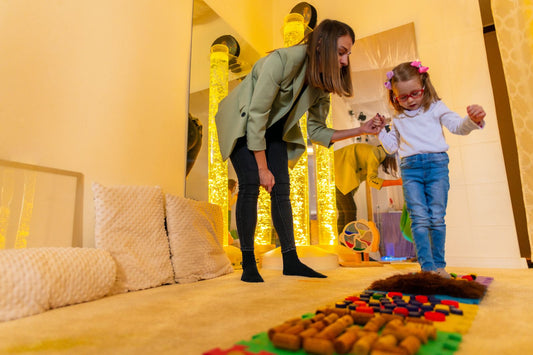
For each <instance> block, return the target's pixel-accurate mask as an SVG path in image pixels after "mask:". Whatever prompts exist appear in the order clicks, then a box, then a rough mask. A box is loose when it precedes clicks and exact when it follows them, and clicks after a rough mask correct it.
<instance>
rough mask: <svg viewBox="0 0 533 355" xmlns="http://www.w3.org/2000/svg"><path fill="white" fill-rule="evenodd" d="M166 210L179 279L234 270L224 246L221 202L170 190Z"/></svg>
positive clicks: (215, 275)
mask: <svg viewBox="0 0 533 355" xmlns="http://www.w3.org/2000/svg"><path fill="white" fill-rule="evenodd" d="M166 210H167V228H168V237H169V241H170V250H171V253H172V266H173V268H174V275H175V281H176V282H178V283H187V282H194V281H199V280H206V279H212V278H215V277H218V276H222V275H225V274H229V273H231V272H233V268H232V266H231V262H230V261H229V259H228V257H227V256H226V253H225V252H224V249H223V248H222V239H223V234H222V233H223V222H222V211H221V209H220V207H219V206H218V205H214V204H211V203H208V202H205V201H195V200H191V199H187V198H184V197H178V196H173V195H170V194H167V195H166Z"/></svg>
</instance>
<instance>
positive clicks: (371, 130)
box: [361, 116, 381, 134]
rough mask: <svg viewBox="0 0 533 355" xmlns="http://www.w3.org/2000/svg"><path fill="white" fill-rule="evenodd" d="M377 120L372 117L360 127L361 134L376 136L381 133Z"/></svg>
mask: <svg viewBox="0 0 533 355" xmlns="http://www.w3.org/2000/svg"><path fill="white" fill-rule="evenodd" d="M379 123H380V121H379V118H377V116H376V117H374V118H372V119H371V120H368V121H366V122H365V123H363V124H362V125H361V130H362V131H363V134H378V133H379V131H381V124H379Z"/></svg>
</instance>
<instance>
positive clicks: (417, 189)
mask: <svg viewBox="0 0 533 355" xmlns="http://www.w3.org/2000/svg"><path fill="white" fill-rule="evenodd" d="M427 71H428V67H424V66H422V65H421V63H420V62H418V61H415V62H406V63H402V64H400V65H398V66H396V67H395V68H394V69H393V70H392V71H390V72H388V73H387V79H388V80H387V81H386V82H385V87H386V88H387V89H388V90H389V101H390V103H391V104H392V106H393V107H394V110H395V111H396V116H395V117H394V118H393V121H392V124H391V127H390V131H389V132H386V131H385V130H381V131H380V133H379V139H380V141H381V143H382V145H383V147H384V148H385V150H387V152H389V153H392V152H395V151H398V153H399V156H400V158H401V163H400V169H401V175H402V180H403V191H404V198H405V202H406V205H407V210H408V211H409V216H410V217H411V222H412V224H411V229H412V233H413V238H414V241H415V245H416V252H417V257H418V262H419V263H420V266H421V268H422V271H430V272H434V273H437V274H438V275H440V276H442V277H446V278H450V275H449V274H448V273H447V272H446V270H445V266H446V261H445V259H444V244H445V239H446V224H445V222H444V216H445V214H446V205H447V202H448V190H449V188H450V183H449V177H448V162H449V160H448V154H447V153H446V151H447V150H448V144H446V141H445V139H444V133H443V128H442V126H445V127H446V128H447V129H448V130H449V131H450V132H451V133H454V134H459V135H466V134H469V133H470V132H471V131H473V130H475V129H480V128H483V126H484V125H485V123H484V121H483V118H484V117H485V111H484V110H483V108H482V107H481V106H479V105H471V106H468V107H467V108H466V112H467V113H468V116H466V117H465V118H462V117H460V116H459V115H458V114H457V113H455V112H452V111H450V110H449V109H448V107H446V105H445V104H444V103H443V102H442V101H441V100H440V98H439V97H438V95H437V92H436V91H435V89H434V88H433V85H432V84H431V80H430V79H429V74H428V73H427ZM373 121H374V122H375V124H376V125H379V126H380V127H383V126H384V125H385V122H384V118H383V117H382V116H380V115H379V114H378V115H377V116H376V117H374V119H373Z"/></svg>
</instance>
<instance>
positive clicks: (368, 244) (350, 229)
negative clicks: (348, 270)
mask: <svg viewBox="0 0 533 355" xmlns="http://www.w3.org/2000/svg"><path fill="white" fill-rule="evenodd" d="M339 243H340V244H341V245H343V246H345V247H347V248H350V249H352V250H353V251H355V252H359V253H361V254H362V256H363V257H362V259H363V260H362V261H353V262H344V263H343V262H341V263H340V264H341V265H342V266H350V267H360V266H383V265H382V264H381V263H379V262H373V261H369V256H368V253H370V252H376V251H378V250H379V231H378V229H377V228H376V225H375V224H374V222H372V221H367V220H364V219H362V220H358V221H353V222H350V223H348V224H347V225H346V226H345V227H344V229H343V231H342V233H341V234H340V235H339Z"/></svg>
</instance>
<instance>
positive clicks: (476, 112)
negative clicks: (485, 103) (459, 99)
mask: <svg viewBox="0 0 533 355" xmlns="http://www.w3.org/2000/svg"><path fill="white" fill-rule="evenodd" d="M466 112H467V113H468V117H470V119H471V120H472V121H474V122H475V123H477V124H480V123H481V122H482V121H483V118H485V116H486V113H485V110H483V107H481V106H479V105H470V106H468V107H467V108H466Z"/></svg>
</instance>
